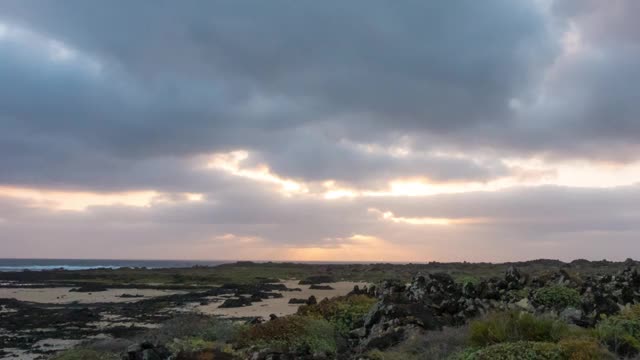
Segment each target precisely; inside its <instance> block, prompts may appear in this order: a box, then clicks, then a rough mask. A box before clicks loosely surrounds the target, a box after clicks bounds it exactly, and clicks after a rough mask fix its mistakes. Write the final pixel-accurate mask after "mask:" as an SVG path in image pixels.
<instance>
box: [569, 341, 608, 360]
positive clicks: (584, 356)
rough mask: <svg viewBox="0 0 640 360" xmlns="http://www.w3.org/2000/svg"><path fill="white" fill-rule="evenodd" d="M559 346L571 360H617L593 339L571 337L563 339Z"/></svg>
mask: <svg viewBox="0 0 640 360" xmlns="http://www.w3.org/2000/svg"><path fill="white" fill-rule="evenodd" d="M558 344H559V345H560V347H561V348H562V352H563V353H564V354H565V356H566V357H567V359H569V360H608V359H615V357H614V356H613V354H611V353H610V352H609V351H607V349H605V348H604V347H603V346H602V344H600V343H599V342H598V340H597V339H596V338H593V337H570V338H566V339H562V340H561V341H560V342H559V343H558Z"/></svg>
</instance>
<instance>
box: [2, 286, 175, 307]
mask: <svg viewBox="0 0 640 360" xmlns="http://www.w3.org/2000/svg"><path fill="white" fill-rule="evenodd" d="M70 289H71V288H69V287H52V288H39V289H25V288H0V298H4V299H11V298H13V299H17V300H19V301H29V302H34V303H47V304H68V303H72V302H74V301H77V302H78V303H81V304H90V303H99V302H111V303H113V302H135V301H140V300H143V299H148V298H152V297H157V296H164V295H172V294H182V293H184V291H174V290H155V289H109V290H107V291H99V292H93V293H86V292H69V290H70ZM122 294H131V295H144V297H140V298H121V297H119V296H120V295H122ZM5 311H6V310H5Z"/></svg>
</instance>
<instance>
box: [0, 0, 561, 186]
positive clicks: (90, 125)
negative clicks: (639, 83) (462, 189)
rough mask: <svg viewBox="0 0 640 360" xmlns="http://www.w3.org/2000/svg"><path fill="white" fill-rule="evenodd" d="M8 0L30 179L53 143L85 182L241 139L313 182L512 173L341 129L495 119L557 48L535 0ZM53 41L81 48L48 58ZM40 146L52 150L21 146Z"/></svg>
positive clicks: (20, 150)
mask: <svg viewBox="0 0 640 360" xmlns="http://www.w3.org/2000/svg"><path fill="white" fill-rule="evenodd" d="M0 7H1V10H2V13H3V14H4V15H3V18H2V19H0V21H2V23H3V24H4V26H5V27H6V28H7V29H9V30H10V31H9V33H19V34H22V33H25V34H29V36H13V37H10V36H5V37H4V38H3V40H2V41H0V46H3V52H4V53H6V55H8V56H7V57H5V59H6V60H5V61H4V62H3V65H4V66H3V67H2V68H0V78H1V79H2V80H3V81H2V84H3V85H2V86H1V87H0V94H1V95H3V96H2V99H3V101H2V103H1V104H2V107H3V111H2V113H1V114H0V124H2V125H3V126H4V127H5V128H7V129H8V130H9V131H10V133H9V135H7V136H6V138H5V139H0V146H1V147H3V148H5V149H6V151H5V152H3V153H4V154H10V155H6V157H7V159H2V160H3V162H4V163H5V164H6V165H7V166H14V167H18V169H16V170H15V171H11V173H12V174H13V177H14V178H15V181H25V180H28V178H29V177H31V178H40V177H41V176H40V175H41V173H40V172H42V173H44V171H40V166H39V165H41V164H40V163H42V162H48V163H51V162H54V161H55V160H56V159H59V158H61V157H64V158H71V159H72V160H71V161H72V163H71V165H70V166H69V168H68V169H67V171H66V173H69V172H71V174H69V175H67V176H58V177H56V179H55V180H58V182H60V183H67V182H68V183H74V184H76V185H77V184H81V183H83V180H84V184H87V183H88V182H89V181H92V179H89V176H86V177H85V178H82V174H80V175H79V176H78V177H80V178H81V179H76V178H74V177H73V175H74V174H73V173H74V172H77V171H79V170H77V169H80V168H82V169H85V172H92V171H95V172H100V169H101V168H106V167H111V169H112V171H121V172H124V171H128V170H129V169H130V168H132V167H134V166H135V165H134V164H127V162H133V161H144V160H148V159H150V158H151V159H154V158H164V157H171V156H178V157H182V156H188V155H198V154H202V153H211V152H219V151H223V152H224V151H231V150H235V149H238V148H242V149H248V150H250V151H252V152H254V153H256V154H257V155H258V156H262V157H263V158H264V159H267V160H268V162H269V163H270V164H273V165H272V166H274V167H275V168H276V169H277V170H278V171H282V172H284V173H285V174H284V175H286V176H293V177H305V178H309V179H312V180H317V179H319V178H324V179H325V180H326V179H327V178H336V179H338V180H344V181H351V182H359V181H363V180H366V179H370V178H374V177H380V176H381V175H384V176H383V177H393V176H396V174H397V175H398V176H414V175H415V174H416V173H418V172H421V175H422V174H424V175H425V176H426V177H430V178H434V179H437V180H448V179H450V178H452V179H460V178H467V177H478V178H480V179H485V178H486V177H488V176H489V177H490V176H492V175H493V174H492V173H493V172H495V171H496V169H497V172H498V173H501V172H504V170H500V169H499V168H500V166H499V164H498V165H497V166H496V165H492V166H490V167H489V168H483V167H482V166H481V165H479V164H475V163H472V162H466V163H465V161H461V160H455V159H451V160H447V159H442V158H429V157H426V158H425V157H422V158H420V157H417V158H415V159H411V160H404V161H403V160H397V159H393V158H390V157H388V156H381V155H379V154H378V155H376V154H363V153H362V152H360V151H358V150H356V149H352V148H349V147H346V146H344V145H343V144H344V141H345V140H347V141H352V142H355V143H360V144H367V143H371V142H379V143H382V144H389V145H394V144H395V143H396V142H397V141H399V139H401V138H402V137H406V135H407V134H410V133H416V134H418V135H420V136H418V137H409V138H411V140H413V145H416V140H418V141H420V140H421V139H422V136H423V135H424V136H426V135H428V134H432V133H433V134H442V135H444V134H447V133H450V132H455V131H457V130H458V129H463V128H468V127H475V126H480V125H482V124H485V123H487V122H490V123H494V122H497V123H499V124H502V123H504V122H505V121H508V116H509V114H510V112H511V110H510V108H509V106H508V104H509V100H510V99H511V98H513V97H519V96H521V95H522V96H524V94H525V93H528V92H529V91H530V87H531V84H530V82H531V81H534V80H535V78H536V75H539V74H540V73H541V72H542V71H543V70H544V66H545V64H547V63H549V62H550V61H551V60H552V59H553V57H554V54H555V53H556V46H555V44H554V41H553V38H552V37H551V34H550V33H549V31H548V29H547V24H546V22H545V18H544V16H543V14H542V12H541V11H540V10H539V9H538V8H537V7H536V6H534V5H533V4H526V3H514V2H509V1H492V2H489V3H486V4H480V3H477V2H473V1H469V2H466V3H465V4H460V6H442V5H434V4H424V3H422V2H407V3H403V4H387V3H382V2H377V3H371V2H363V1H362V2H359V1H356V2H350V3H348V4H345V3H343V2H323V3H318V4H306V5H302V4H291V3H289V2H275V3H270V4H268V5H267V4H260V3H253V4H239V3H237V4H236V3H219V4H202V3H200V4H195V3H194V4H184V6H181V7H180V8H179V9H177V8H176V7H175V6H171V4H170V3H158V4H154V6H143V5H142V4H129V3H127V4H121V6H117V5H116V4H113V3H110V4H101V3H98V2H84V1H69V2H65V3H64V4H56V5H55V6H53V5H47V4H39V3H35V2H29V1H15V2H14V1H8V2H4V3H3V4H2V5H0ZM203 14H207V15H206V16H203ZM141 19H145V20H144V21H141ZM461 23H464V24H466V25H467V26H464V27H461V26H459V24H461ZM115 24H117V26H116V25H115ZM33 39H36V40H37V41H36V40H33ZM51 43H54V44H58V45H57V48H58V49H59V48H62V49H65V51H66V53H70V54H74V56H73V57H71V58H66V59H55V58H52V57H51V56H43V53H44V52H46V53H47V54H48V53H50V52H51V49H50V47H51V46H50V44H51ZM43 48H44V49H43ZM58 52H60V51H58ZM83 59H84V60H83ZM85 63H91V64H95V66H94V67H91V66H85V65H84V64H85ZM96 69H97V70H96ZM16 84H19V86H16ZM283 139H284V140H285V141H283ZM294 139H298V140H297V141H292V140H294ZM286 144H290V145H291V146H293V148H290V147H289V146H286ZM418 147H420V148H423V147H424V146H423V145H422V144H421V145H420V146H418ZM292 151H294V152H295V153H297V154H298V155H297V156H296V157H293V158H292V157H290V156H289V155H290V153H291V152H292ZM43 152H45V153H46V154H49V153H51V157H50V158H47V159H43V158H42V157H40V158H37V159H36V158H35V157H36V156H33V155H30V154H42V153H43ZM78 154H86V155H82V156H80V155H78ZM16 155H17V156H18V158H19V160H15V159H16ZM71 155H75V156H71ZM317 161H321V163H320V164H319V166H309V165H308V164H313V163H314V162H317ZM15 162H19V165H16V164H15ZM403 163H404V164H403ZM92 164H93V166H92ZM118 165H119V166H118ZM323 165H324V166H323ZM345 168H350V169H351V171H349V172H346V171H344V169H345ZM29 169H30V170H31V171H28V170H29ZM74 169H75V170H74ZM320 169H322V170H320ZM417 169H420V170H417ZM44 175H45V177H46V175H47V174H46V173H45V174H44ZM101 175H102V174H101ZM104 180H105V181H103V182H108V181H113V182H114V183H116V184H115V186H122V184H117V181H116V180H112V179H109V178H104ZM102 185H105V184H102Z"/></svg>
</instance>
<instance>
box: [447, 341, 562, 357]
mask: <svg viewBox="0 0 640 360" xmlns="http://www.w3.org/2000/svg"><path fill="white" fill-rule="evenodd" d="M454 359H455V360H569V358H568V357H567V356H566V354H565V353H564V352H563V350H562V348H561V347H560V345H558V344H556V343H550V342H533V341H519V342H512V343H502V344H494V345H491V346H488V347H485V348H482V349H479V350H467V351H465V352H463V353H461V354H458V355H456V356H455V357H454Z"/></svg>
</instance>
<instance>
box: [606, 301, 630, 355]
mask: <svg viewBox="0 0 640 360" xmlns="http://www.w3.org/2000/svg"><path fill="white" fill-rule="evenodd" d="M596 334H597V336H598V338H599V339H600V341H601V342H602V343H603V344H605V345H606V346H607V347H608V348H609V349H610V350H611V351H613V352H615V353H616V354H619V355H621V356H633V355H637V354H639V353H640V305H634V306H632V307H631V308H629V309H624V310H623V311H621V312H620V314H617V315H614V316H610V317H606V318H604V319H603V320H602V321H600V322H599V323H598V325H597V326H596Z"/></svg>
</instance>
